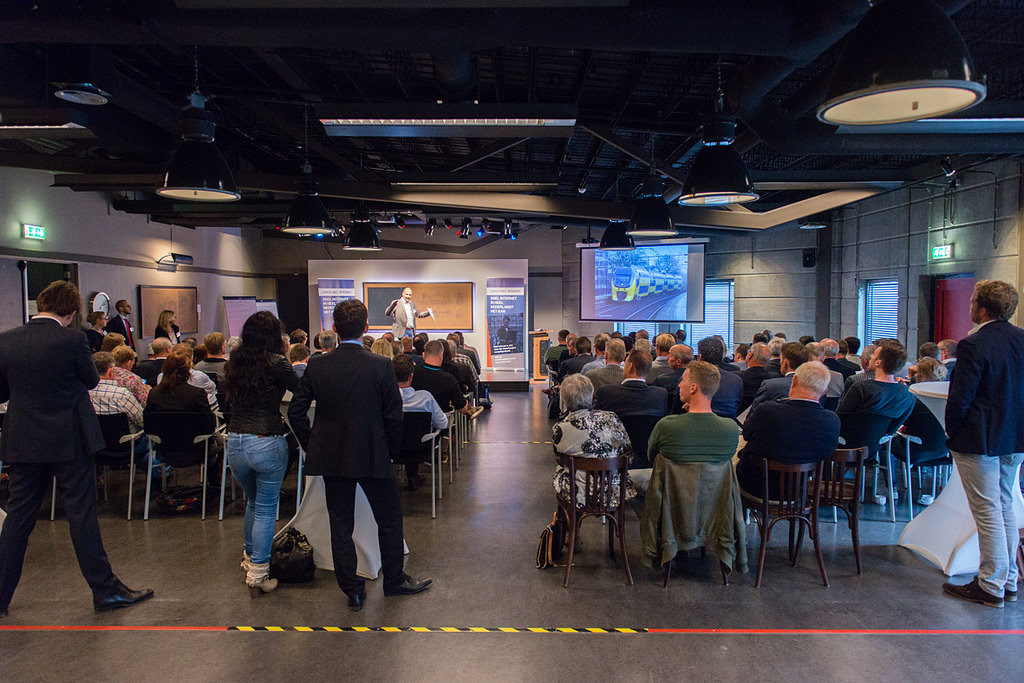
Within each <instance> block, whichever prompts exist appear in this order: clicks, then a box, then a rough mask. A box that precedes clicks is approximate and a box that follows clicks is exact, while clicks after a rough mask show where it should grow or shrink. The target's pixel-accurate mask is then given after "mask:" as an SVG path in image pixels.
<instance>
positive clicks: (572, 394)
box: [551, 374, 636, 506]
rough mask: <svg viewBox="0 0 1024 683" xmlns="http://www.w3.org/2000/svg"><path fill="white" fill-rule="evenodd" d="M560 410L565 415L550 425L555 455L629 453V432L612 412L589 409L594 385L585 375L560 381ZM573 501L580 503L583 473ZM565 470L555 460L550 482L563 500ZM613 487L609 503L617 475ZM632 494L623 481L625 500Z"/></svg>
mask: <svg viewBox="0 0 1024 683" xmlns="http://www.w3.org/2000/svg"><path fill="white" fill-rule="evenodd" d="M560 399H561V403H562V412H563V413H565V416H564V417H563V418H562V419H561V420H559V421H558V422H557V423H556V424H555V426H554V427H553V428H552V430H551V431H552V439H551V442H552V444H553V446H554V451H555V454H556V455H563V456H569V455H581V456H585V457H589V458H617V457H619V456H622V455H627V456H631V455H632V454H633V449H632V446H631V445H630V441H629V434H627V433H626V428H625V427H624V426H623V425H622V421H621V420H619V418H618V416H616V415H615V413H612V412H609V411H606V410H595V409H594V408H593V400H594V385H593V383H592V382H591V381H590V380H589V379H587V377H586V376H585V375H579V374H577V375H570V376H569V377H566V378H565V382H563V383H562V388H561V392H560ZM577 475H578V476H577V480H576V481H577V483H578V484H579V486H580V489H579V490H578V499H577V501H576V502H577V503H579V504H583V502H584V499H583V491H582V486H583V485H584V483H585V476H584V473H582V472H579V473H577ZM569 484H570V482H569V472H568V470H567V469H566V468H564V467H562V465H561V463H559V465H558V467H557V468H556V469H555V476H554V479H553V480H552V485H553V486H554V487H555V493H556V494H557V495H558V496H559V498H561V499H562V500H565V501H567V500H568V498H569V492H570V490H571V487H570V485H569ZM612 484H613V486H614V492H613V503H614V505H616V506H618V505H619V504H620V503H621V502H623V501H620V500H619V499H618V493H617V491H618V477H615V478H614V479H613V481H612ZM635 496H636V489H635V488H634V487H633V484H632V483H631V482H627V487H626V499H627V500H630V499H632V498H634V497H635Z"/></svg>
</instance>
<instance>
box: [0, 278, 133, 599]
mask: <svg viewBox="0 0 1024 683" xmlns="http://www.w3.org/2000/svg"><path fill="white" fill-rule="evenodd" d="M36 306H37V309H38V311H39V313H38V315H36V316H35V317H34V318H32V320H30V321H29V322H28V324H26V325H22V326H21V327H16V328H15V329H13V330H9V331H7V332H4V333H3V334H0V401H10V403H9V404H8V407H7V414H6V415H5V416H4V425H3V436H2V439H0V460H2V461H3V463H4V464H5V465H8V467H9V472H10V480H9V481H10V499H9V501H8V508H7V519H6V520H5V522H4V525H3V531H2V532H0V617H4V616H6V615H7V610H8V608H9V606H10V602H11V596H12V595H14V589H15V588H16V587H17V585H18V581H19V579H20V578H21V569H22V565H23V564H24V560H25V550H26V548H27V547H28V538H29V535H30V534H31V533H32V529H33V527H34V526H35V523H36V517H37V516H38V514H39V504H40V502H41V501H42V499H43V497H44V496H45V495H46V493H47V492H48V491H49V490H50V481H51V479H52V478H54V477H55V478H56V479H57V485H58V486H59V488H60V492H61V497H62V499H63V501H64V509H65V510H66V511H67V516H68V524H69V526H70V531H71V540H72V542H73V543H74V546H75V554H76V555H77V556H78V566H79V568H80V569H81V570H82V576H84V577H85V580H86V581H87V582H88V583H89V587H90V588H91V589H92V595H93V607H94V609H95V610H96V611H97V612H107V611H109V610H112V609H117V608H119V607H128V606H130V605H134V604H136V603H138V602H142V601H143V600H146V599H148V598H151V597H153V591H152V590H149V589H146V590H140V591H133V590H131V589H130V588H128V587H127V586H125V585H124V584H123V583H121V582H120V581H119V580H118V578H117V577H116V576H115V575H114V572H113V570H112V569H111V568H110V561H109V560H108V559H107V554H106V552H105V551H104V550H103V540H102V538H101V537H100V527H99V521H98V519H97V516H96V465H95V463H94V461H93V457H92V454H93V453H95V452H96V451H97V450H99V449H101V448H102V447H103V445H104V443H103V435H102V433H101V432H100V427H99V421H98V420H97V419H96V413H95V412H94V411H93V407H92V403H91V401H90V399H89V390H90V389H92V388H93V387H95V386H96V385H97V384H99V380H100V378H99V374H98V373H97V372H96V367H95V365H93V362H92V358H91V357H90V354H89V342H88V341H87V340H86V337H85V335H84V334H83V333H82V332H79V331H77V330H71V329H68V324H69V323H70V322H71V320H72V319H73V318H74V317H75V314H76V313H78V311H79V310H80V309H81V307H82V297H81V295H80V294H79V292H78V288H77V287H75V285H73V284H71V283H70V282H64V281H57V282H53V283H51V284H50V285H49V286H48V287H47V288H46V289H44V290H43V291H42V292H41V293H40V294H39V297H38V299H36Z"/></svg>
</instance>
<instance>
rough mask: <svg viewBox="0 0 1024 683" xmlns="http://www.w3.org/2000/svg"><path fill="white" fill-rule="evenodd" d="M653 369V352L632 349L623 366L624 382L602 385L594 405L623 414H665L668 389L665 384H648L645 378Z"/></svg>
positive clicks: (595, 393)
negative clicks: (662, 386)
mask: <svg viewBox="0 0 1024 683" xmlns="http://www.w3.org/2000/svg"><path fill="white" fill-rule="evenodd" d="M650 369H651V356H650V354H648V353H647V352H646V351H641V350H639V349H633V350H632V351H630V352H629V355H628V356H627V357H626V365H625V367H624V368H623V370H622V382H620V383H619V384H606V385H604V386H601V387H598V388H597V389H596V390H595V391H594V409H595V410H610V411H612V412H613V413H615V414H616V415H618V416H619V417H626V416H633V415H648V416H651V417H663V416H664V415H665V406H666V404H667V402H668V398H667V396H666V393H667V392H666V391H665V389H663V388H661V387H655V386H648V384H647V380H646V379H645V378H646V377H647V372H648V371H649V370H650Z"/></svg>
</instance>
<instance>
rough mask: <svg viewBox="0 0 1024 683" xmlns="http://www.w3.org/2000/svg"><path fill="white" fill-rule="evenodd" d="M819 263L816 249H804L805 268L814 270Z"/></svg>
mask: <svg viewBox="0 0 1024 683" xmlns="http://www.w3.org/2000/svg"><path fill="white" fill-rule="evenodd" d="M817 263H818V252H817V250H816V249H813V248H812V249H804V268H813V267H814V266H815V265H817Z"/></svg>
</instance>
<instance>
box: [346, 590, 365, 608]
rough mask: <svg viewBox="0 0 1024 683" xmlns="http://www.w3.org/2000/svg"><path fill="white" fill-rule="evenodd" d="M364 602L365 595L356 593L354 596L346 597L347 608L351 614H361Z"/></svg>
mask: <svg viewBox="0 0 1024 683" xmlns="http://www.w3.org/2000/svg"><path fill="white" fill-rule="evenodd" d="M364 602H366V593H357V594H356V595H350V596H348V608H349V609H350V610H352V611H353V612H361V611H362V610H363V603H364Z"/></svg>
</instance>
